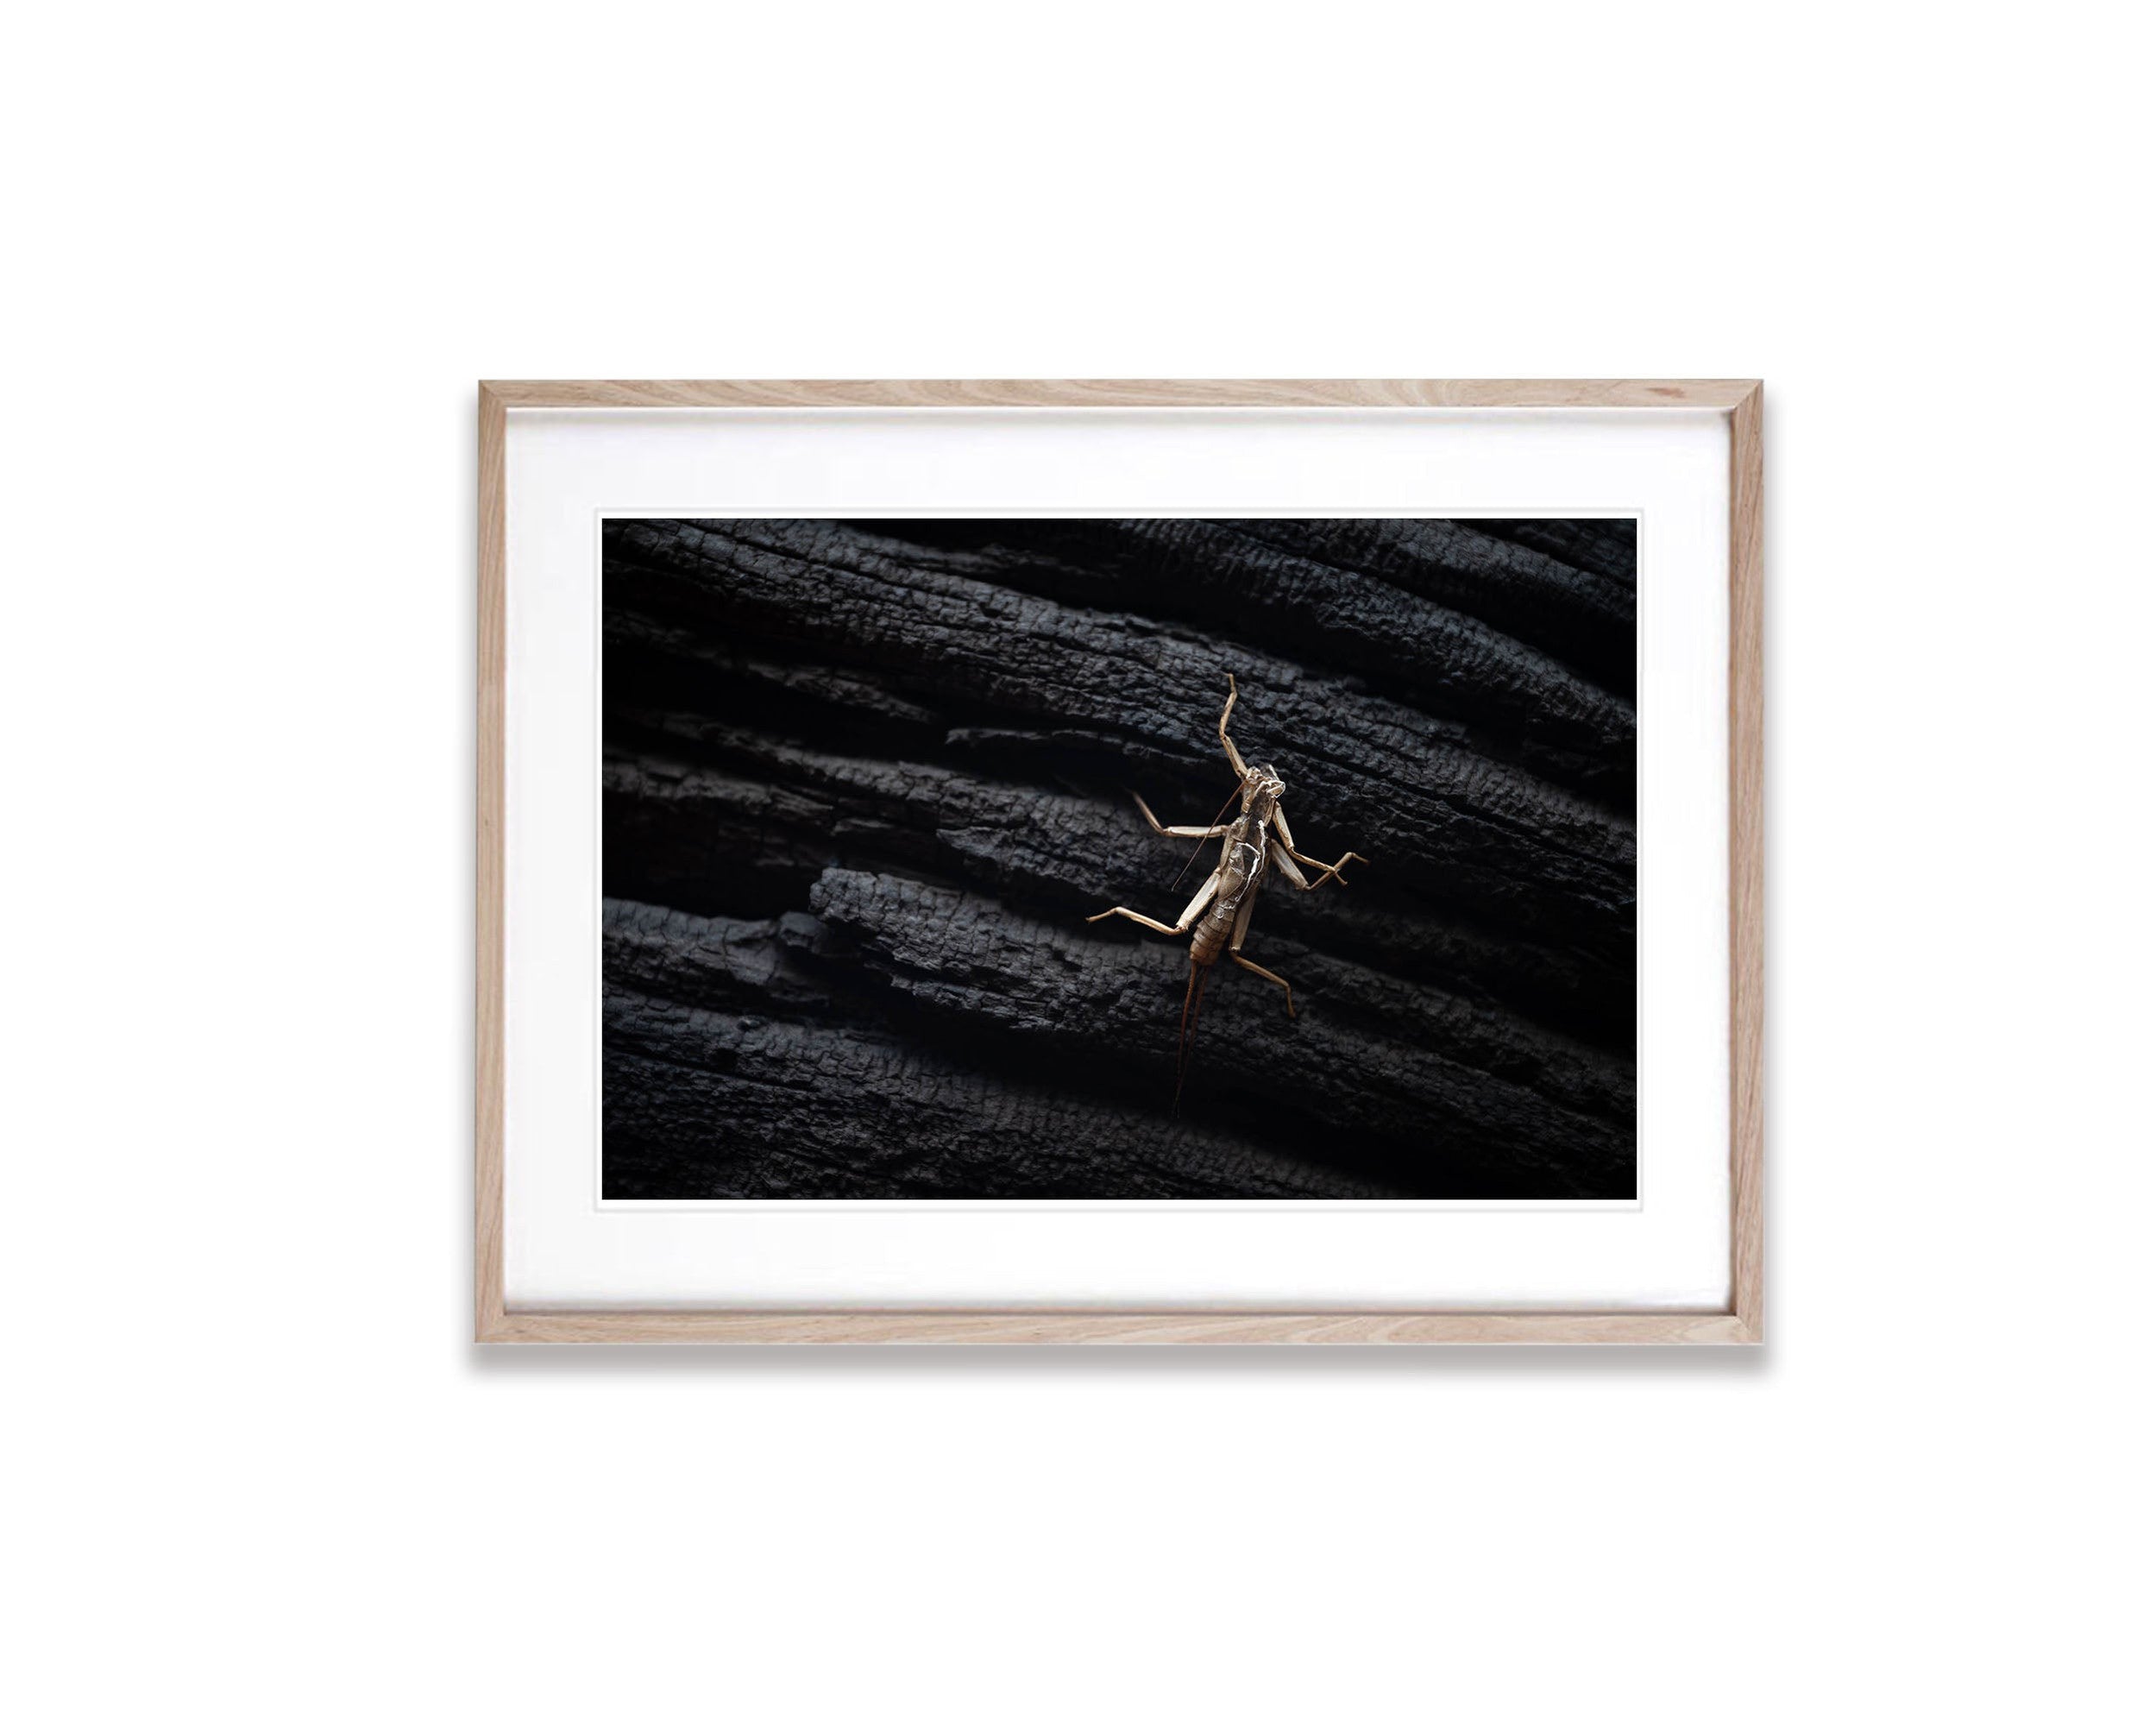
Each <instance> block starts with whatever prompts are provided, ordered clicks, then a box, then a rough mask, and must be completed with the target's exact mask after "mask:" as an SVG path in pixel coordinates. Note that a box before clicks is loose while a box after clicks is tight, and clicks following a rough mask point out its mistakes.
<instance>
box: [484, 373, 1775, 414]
mask: <svg viewBox="0 0 2156 1725" xmlns="http://www.w3.org/2000/svg"><path fill="white" fill-rule="evenodd" d="M1756 388H1757V384H1756V383H1754V382H1753V381H1751V380H1749V379H1743V378H1238V379H1223V378H1151V379H1134V378H944V379H893V378H861V379H818V380H805V379H792V380H781V379H732V380H726V381H704V380H654V379H644V380H624V379H600V380H590V379H587V380H581V381H577V380H562V381H543V380H525V381H501V382H489V383H485V384H482V385H481V391H482V393H489V394H492V395H493V397H494V398H495V399H496V400H499V401H500V402H501V403H502V405H503V406H506V407H518V408H532V407H554V408H575V407H1480V408H1504V407H1542V408H1547V407H1629V408H1639V407H1650V408H1651V407H1664V408H1707V409H1715V410H1721V411H1727V410H1729V409H1732V408H1734V407H1735V406H1737V405H1738V403H1739V402H1740V401H1742V400H1744V399H1745V398H1746V396H1747V395H1748V394H1749V393H1751V392H1752V391H1753V390H1754V389H1756Z"/></svg>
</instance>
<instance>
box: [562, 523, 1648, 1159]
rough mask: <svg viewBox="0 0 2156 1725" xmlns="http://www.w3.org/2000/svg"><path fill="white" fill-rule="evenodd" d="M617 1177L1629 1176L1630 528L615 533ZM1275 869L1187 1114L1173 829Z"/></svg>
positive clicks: (1197, 526)
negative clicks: (1261, 804)
mask: <svg viewBox="0 0 2156 1725" xmlns="http://www.w3.org/2000/svg"><path fill="white" fill-rule="evenodd" d="M605 545H606V567H605V597H606V617H605V652H606V666H605V670H606V684H605V687H606V750H605V763H604V767H603V772H604V781H603V785H604V807H605V878H606V891H607V906H606V910H605V917H604V924H603V941H604V954H603V965H604V975H605V981H606V1031H605V1035H606V1071H605V1114H606V1186H607V1192H608V1193H609V1194H610V1195H614V1196H621V1197H647V1198H667V1197H676V1198H691V1197H734V1196H740V1197H755V1196H773V1197H778V1196H791V1197H903V1196H921V1197H940V1198H952V1197H977V1198H978V1197H1085V1196H1093V1197H1128V1198H1208V1197H1210V1198H1242V1197H1248V1198H1298V1197H1334V1198H1350V1197H1352V1198H1387V1197H1458V1198H1466V1197H1550V1198H1566V1197H1575V1198H1576V1197H1615V1196H1629V1195H1630V1194H1631V1191H1632V1180H1633V1159H1634V1124H1633V1113H1634V1094H1633V1067H1632V1039H1633V1017H1632V1015H1633V950H1632V947H1633V893H1634V889H1633V868H1634V834H1633V828H1632V820H1631V811H1632V801H1631V797H1632V790H1631V787H1632V782H1633V778H1632V773H1633V748H1632V739H1633V714H1632V708H1631V667H1632V626H1633V615H1634V598H1633V589H1632V556H1633V547H1632V531H1631V524H1630V523H1629V522H1603V521H1580V522H1558V521H1548V522H1524V521H1523V522H1466V523H1455V522H1424V521H1371V520H1352V521H1293V520H1285V519H1264V520H1254V521H1242V522H1201V521H1190V520H1154V521H1137V522H1107V521H1075V520H1059V521H1040V522H1026V521H1010V520H995V521H902V522H889V521H886V522H872V521H863V522H847V523H839V522H829V521H820V522H807V521H793V522H789V521H770V520H759V521H743V522H710V521H707V522H672V521H649V520H631V521H617V522H611V523H609V524H608V525H607V529H606V534H605ZM1230 670H1233V671H1234V672H1235V675H1236V677H1237V678H1238V681H1239V683H1240V684H1241V689H1242V699H1241V702H1239V703H1238V705H1237V708H1236V710H1235V735H1236V740H1237V741H1238V743H1239V745H1240V746H1241V748H1242V750H1243V752H1244V754H1245V756H1246V758H1248V759H1251V760H1253V761H1258V760H1266V761H1270V762H1272V763H1273V765H1276V766H1277V767H1278V768H1279V771H1280V772H1281V773H1282V775H1283V776H1284V777H1285V779H1286V782H1287V784H1288V787H1289V790H1288V796H1287V799H1286V807H1287V809H1288V811H1289V815H1290V818H1291V819H1292V822H1293V823H1294V826H1295V831H1296V836H1297V839H1298V843H1299V844H1300V845H1301V847H1303V848H1304V849H1305V850H1307V851H1311V852H1312V853H1318V854H1322V855H1324V856H1327V857H1330V856H1334V855H1337V854H1338V853H1339V852H1340V851H1342V850H1343V849H1345V848H1347V847H1349V846H1351V845H1352V846H1353V847H1354V848H1355V849H1356V850H1358V851H1360V852H1361V853H1364V854H1365V855H1367V856H1368V857H1370V858H1371V859H1373V860H1372V863H1371V865H1370V866H1369V867H1368V868H1367V869H1364V868H1361V867H1360V866H1357V867H1355V869H1353V870H1351V871H1350V876H1349V881H1350V884H1349V885H1348V888H1347V889H1346V890H1344V891H1342V890H1341V889H1339V888H1336V887H1327V888H1325V889H1323V890H1322V891H1319V892H1317V893H1311V894H1303V893H1298V892H1296V891H1292V889H1291V888H1289V887H1288V886H1287V885H1285V883H1284V882H1280V881H1277V880H1276V881H1274V882H1272V883H1270V884H1269V885H1268V887H1267V891H1266V894H1265V897H1264V899H1263V901H1262V902H1261V903H1260V906H1259V908H1258V911H1257V915H1256V919H1255V922H1254V924H1253V929H1252V934H1251V937H1250V942H1249V946H1248V951H1249V953H1250V954H1251V955H1252V956H1253V957H1254V958H1255V959H1256V960H1258V961H1259V962H1260V963H1263V964H1266V965H1267V966H1268V967H1270V968H1273V969H1275V970H1278V971H1279V972H1281V973H1283V974H1285V975H1286V976H1287V977H1288V978H1289V979H1290V980H1291V981H1292V982H1293V983H1294V984H1295V985H1296V993H1297V1002H1298V1014H1299V1016H1298V1017H1297V1018H1296V1019H1294V1020H1292V1021H1290V1020H1289V1019H1288V1018H1287V1017H1286V1015H1285V1011H1284V1010H1282V1006H1281V1000H1280V997H1279V992H1278V991H1276V990H1274V989H1273V988H1271V987H1269V986H1267V985H1264V984H1263V983H1262V982H1260V981H1259V980H1258V979H1254V978H1250V977H1248V976H1246V975H1243V974H1242V973H1237V972H1235V971H1232V970H1230V969H1227V968H1225V967H1223V969H1222V970H1221V971H1220V972H1218V973H1216V975H1215V976H1214V977H1213V978H1212V979H1211V982H1210V987H1209V990H1208V992H1207V995H1206V998H1205V1005H1204V1018H1203V1021H1202V1023H1201V1028H1200V1030H1199V1033H1198V1038H1197V1050H1196V1055H1195V1058H1194V1061H1193V1066H1192V1071H1191V1080H1190V1085H1189V1088H1188V1090H1187V1091H1186V1092H1185V1107H1184V1112H1183V1116H1182V1117H1180V1118H1172V1117H1171V1116H1170V1113H1169V1108H1168V1099H1169V1095H1170V1092H1171V1091H1172V1067H1173V1063H1174V1042H1175V1029H1176V1023H1177V1019H1178V1016H1179V1009H1180V1004H1181V1000H1182V996H1183V992H1184V986H1185V980H1186V976H1187V971H1186V959H1185V953H1186V950H1187V947H1186V944H1185V943H1184V942H1180V941H1168V940H1166V939H1162V938H1160V937H1156V936H1153V935H1144V934H1141V932H1140V931H1139V930H1137V929H1135V928H1134V927H1132V925H1130V924H1128V923H1122V922H1115V923H1109V924H1101V925H1094V926H1091V927H1089V926H1087V925H1086V924H1085V923H1084V921H1083V919H1084V916H1086V915H1087V914H1089V913H1090V912H1091V911H1094V910H1100V909H1103V908H1105V907H1106V906H1107V905H1109V904H1111V903H1124V904H1129V905H1131V906H1133V907H1134V908H1137V909H1141V910H1146V911H1147V913H1148V914H1150V915H1153V916H1160V917H1163V918H1164V919H1166V920H1172V919H1173V916H1174V914H1175V911H1176V910H1177V908H1178V907H1179V905H1180V903H1182V902H1183V900H1184V899H1185V898H1187V897H1189V895H1190V892H1191V890H1192V889H1193V887H1194V886H1195V885H1196V883H1197V880H1198V879H1199V878H1202V876H1200V875H1199V873H1198V872H1197V871H1198V870H1200V869H1203V868H1204V867H1206V866H1208V865H1209V864H1210V860H1211V858H1210V847H1209V853H1208V854H1207V855H1206V856H1205V857H1203V858H1201V859H1199V861H1198V862H1197V864H1196V865H1195V866H1194V867H1193V870H1192V872H1191V875H1190V876H1189V877H1187V878H1185V880H1184V881H1183V883H1182V885H1180V886H1179V887H1172V885H1171V883H1172V880H1173V878H1174V875H1175V872H1176V870H1177V869H1178V868H1179V866H1181V865H1182V863H1183V861H1184V859H1185V857H1186V855H1187V854H1188V853H1189V850H1190V847H1189V845H1187V844H1179V843H1176V842H1174V841H1171V840H1164V839H1161V838H1160V837H1158V836H1157V835H1155V834H1153V833H1152V832H1150V831H1149V830H1148V829H1147V828H1146V827H1145V825H1144V823H1143V822H1142V820H1141V818H1140V816H1139V815H1138V813H1137V811H1136V809H1135V808H1134V807H1133V806H1132V805H1131V803H1130V802H1129V800H1128V796H1126V795H1125V794H1124V793H1125V790H1126V788H1128V789H1135V790H1141V791H1142V792H1143V793H1144V795H1145V796H1147V800H1148V801H1149V802H1150V803H1152V804H1153V807H1154V809H1156V810H1157V811H1159V813H1160V815H1161V818H1162V819H1163V820H1166V821H1171V822H1204V821H1206V820H1207V819H1209V818H1210V816H1211V815H1212V811H1213V810H1214V809H1216V807H1217V806H1218V805H1219V803H1220V802H1221V800H1222V799H1223V797H1224V796H1227V795H1228V793H1229V789H1230V778H1229V772H1228V770H1227V767H1226V764H1225V762H1224V760H1223V759H1222V757H1221V754H1220V751H1219V746H1218V743H1217V740H1216V738H1215V735H1214V731H1213V726H1214V723H1215V721H1216V719H1217V716H1218V714H1219V709H1220V703H1221V702H1222V700H1223V698H1224V696H1225V693H1226V677H1227V673H1228V672H1229V671H1230Z"/></svg>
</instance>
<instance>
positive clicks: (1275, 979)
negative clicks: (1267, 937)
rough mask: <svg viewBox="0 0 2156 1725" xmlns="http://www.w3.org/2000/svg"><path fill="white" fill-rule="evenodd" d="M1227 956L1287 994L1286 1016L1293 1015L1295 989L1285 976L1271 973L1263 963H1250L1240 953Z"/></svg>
mask: <svg viewBox="0 0 2156 1725" xmlns="http://www.w3.org/2000/svg"><path fill="white" fill-rule="evenodd" d="M1228 956H1229V958H1231V959H1233V960H1235V962H1236V963H1237V964H1239V965H1241V966H1242V967H1243V968H1244V969H1245V970H1248V971H1254V972H1256V973H1258V974H1259V975H1260V976H1261V977H1263V978H1264V979H1266V980H1267V982H1270V983H1273V984H1275V985H1278V987H1279V991H1280V992H1281V993H1283V994H1285V995H1286V996H1287V1016H1288V1017H1291V1018H1292V1017H1294V1016H1295V991H1294V990H1293V989H1292V988H1291V987H1289V986H1288V980H1287V979H1286V978H1285V977H1284V976H1275V975H1273V973H1272V972H1271V971H1269V970H1267V968H1266V967H1265V966H1263V965H1261V964H1253V963H1251V962H1250V960H1248V959H1247V958H1245V957H1244V956H1243V955H1242V954H1241V953H1230V954H1228Z"/></svg>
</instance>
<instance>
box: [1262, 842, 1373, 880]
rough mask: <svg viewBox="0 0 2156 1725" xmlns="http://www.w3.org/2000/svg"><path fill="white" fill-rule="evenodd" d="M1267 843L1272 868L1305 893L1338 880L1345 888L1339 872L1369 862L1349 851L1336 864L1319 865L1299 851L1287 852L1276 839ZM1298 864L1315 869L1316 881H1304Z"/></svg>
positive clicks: (1314, 859)
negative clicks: (1270, 851) (1304, 864)
mask: <svg viewBox="0 0 2156 1725" xmlns="http://www.w3.org/2000/svg"><path fill="white" fill-rule="evenodd" d="M1268 842H1269V844H1270V847H1271V849H1272V852H1273V866H1275V867H1277V868H1278V869H1279V871H1280V872H1281V873H1282V874H1284V875H1285V876H1286V877H1287V878H1288V879H1289V880H1290V882H1292V884H1293V885H1297V886H1299V887H1300V888H1302V890H1303V891H1305V892H1315V891H1317V889H1318V888H1319V887H1321V886H1323V885H1324V884H1325V883H1326V882H1327V881H1329V880H1338V881H1340V884H1341V885H1342V886H1345V885H1347V884H1348V883H1347V882H1346V881H1345V880H1343V879H1342V878H1341V873H1340V871H1341V870H1342V869H1343V868H1345V867H1347V866H1348V864H1349V863H1351V862H1367V861H1369V860H1370V859H1369V858H1367V857H1361V856H1357V855H1356V854H1355V853H1354V852H1353V851H1349V852H1348V854H1347V855H1346V856H1344V857H1342V858H1341V859H1340V860H1339V861H1338V862H1336V863H1321V862H1320V861H1318V860H1317V858H1316V857H1306V856H1304V854H1303V853H1302V852H1300V851H1292V850H1289V849H1288V848H1287V847H1285V845H1283V844H1281V842H1280V841H1279V840H1278V839H1273V840H1269V841H1268ZM1298 862H1306V863H1308V864H1309V865H1310V866H1311V867H1312V868H1314V869H1316V870H1317V879H1316V880H1305V879H1304V878H1303V871H1302V870H1301V869H1299V868H1298V867H1296V866H1295V865H1296V864H1297V863H1298Z"/></svg>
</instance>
